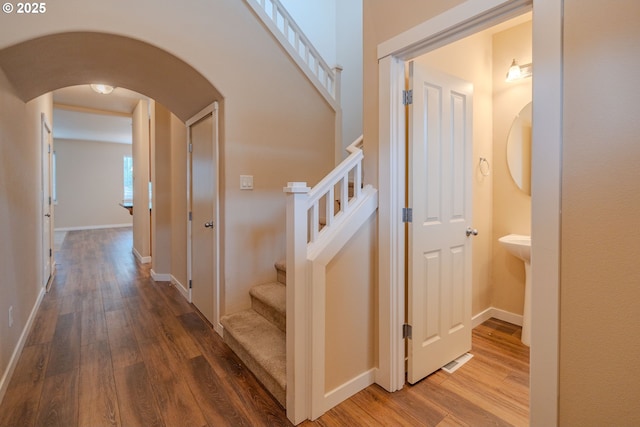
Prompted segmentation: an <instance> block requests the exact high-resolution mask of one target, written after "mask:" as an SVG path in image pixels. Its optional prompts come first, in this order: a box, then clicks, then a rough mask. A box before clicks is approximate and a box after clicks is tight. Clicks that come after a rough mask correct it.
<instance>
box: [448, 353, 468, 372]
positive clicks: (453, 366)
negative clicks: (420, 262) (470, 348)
mask: <svg viewBox="0 0 640 427" xmlns="http://www.w3.org/2000/svg"><path fill="white" fill-rule="evenodd" d="M472 357H473V354H471V353H465V354H463V355H462V356H460V357H458V358H457V359H455V360H452V361H451V362H449V363H447V364H446V365H444V366H443V367H442V370H443V371H445V372H447V373H449V374H453V373H454V372H455V371H457V370H458V368H460V367H461V366H462V365H464V364H465V363H467V362H468V361H469V360H471V358H472Z"/></svg>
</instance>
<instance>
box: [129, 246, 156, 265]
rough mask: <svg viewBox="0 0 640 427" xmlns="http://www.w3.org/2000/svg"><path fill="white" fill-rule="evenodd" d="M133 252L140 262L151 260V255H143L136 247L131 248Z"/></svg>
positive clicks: (146, 262) (147, 262)
mask: <svg viewBox="0 0 640 427" xmlns="http://www.w3.org/2000/svg"><path fill="white" fill-rule="evenodd" d="M131 252H133V255H134V256H135V257H136V259H137V260H138V262H139V263H140V264H149V263H150V262H151V257H150V256H145V257H143V256H142V255H140V252H138V250H137V249H136V248H131Z"/></svg>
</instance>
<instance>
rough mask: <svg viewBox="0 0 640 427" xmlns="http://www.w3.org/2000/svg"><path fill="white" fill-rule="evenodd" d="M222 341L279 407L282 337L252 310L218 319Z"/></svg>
mask: <svg viewBox="0 0 640 427" xmlns="http://www.w3.org/2000/svg"><path fill="white" fill-rule="evenodd" d="M221 323H222V326H223V327H224V334H223V337H224V341H225V342H226V343H227V345H228V346H229V347H231V349H232V350H233V351H234V352H235V353H236V354H237V355H238V357H239V358H240V359H241V360H242V361H243V362H244V363H245V365H247V367H248V368H249V369H250V370H251V372H253V374H254V375H255V376H256V377H257V378H258V380H260V382H261V383H262V384H263V385H264V386H265V388H266V389H267V390H269V392H271V394H273V396H274V397H275V398H276V399H277V400H278V401H279V402H280V404H281V405H282V406H284V405H285V401H286V382H287V381H286V379H287V375H286V336H285V334H284V332H282V331H281V330H280V329H278V327H276V326H275V325H274V324H273V323H271V322H269V321H268V320H267V319H265V318H264V317H262V316H261V315H260V314H258V313H256V312H255V311H254V310H253V309H249V310H244V311H240V312H237V313H233V314H230V315H227V316H224V317H223V318H222V319H221Z"/></svg>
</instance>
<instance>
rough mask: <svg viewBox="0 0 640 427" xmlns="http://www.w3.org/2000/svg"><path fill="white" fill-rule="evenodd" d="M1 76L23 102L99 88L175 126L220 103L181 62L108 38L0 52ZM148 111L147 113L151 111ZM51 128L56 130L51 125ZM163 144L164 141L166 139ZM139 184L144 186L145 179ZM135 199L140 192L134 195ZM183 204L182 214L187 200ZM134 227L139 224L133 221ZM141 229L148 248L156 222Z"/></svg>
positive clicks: (64, 36) (50, 41) (30, 44)
mask: <svg viewBox="0 0 640 427" xmlns="http://www.w3.org/2000/svg"><path fill="white" fill-rule="evenodd" d="M0 70H2V72H3V73H4V76H6V78H7V80H8V83H9V85H10V86H11V89H12V92H14V93H15V94H16V95H17V97H18V98H20V99H21V100H22V101H23V102H28V101H30V100H33V99H35V98H38V97H40V96H41V95H43V94H47V93H50V92H53V91H55V90H57V89H60V88H65V87H69V86H75V85H79V84H89V83H102V84H108V85H111V86H114V87H118V88H127V89H131V90H133V91H135V92H137V93H140V94H143V95H145V96H147V97H149V99H154V100H156V101H157V102H158V104H159V105H160V104H161V105H162V109H163V112H164V113H166V112H168V111H170V112H171V113H173V115H174V116H175V117H177V119H178V121H180V122H182V123H184V122H186V121H188V120H189V119H190V118H192V117H193V116H194V115H196V114H197V113H198V112H200V111H201V110H202V109H203V108H204V107H206V106H208V105H211V104H212V103H213V102H214V101H218V102H221V101H222V97H221V95H220V93H219V92H218V90H217V89H216V88H215V87H214V86H213V85H212V84H211V83H210V82H209V81H208V80H207V79H206V78H205V77H204V76H203V75H202V74H200V73H199V72H198V71H197V70H195V69H194V68H193V67H192V66H191V65H189V64H187V63H186V62H184V61H183V60H181V59H180V58H177V57H176V56H174V55H173V54H171V53H169V52H167V51H166V50H163V49H160V48H158V47H156V46H154V45H151V44H149V43H145V42H142V41H139V40H135V39H133V38H130V37H124V36H120V35H114V34H107V33H98V32H65V33H59V34H53V35H48V36H44V37H39V38H34V39H31V40H28V41H24V42H21V43H18V44H15V45H13V46H9V47H6V48H5V49H2V50H0ZM165 107H166V111H164V110H165ZM139 109H140V110H143V111H139V112H138V113H135V114H140V115H142V116H144V117H145V119H144V120H145V122H146V120H147V119H146V117H147V107H142V108H139ZM148 109H149V110H152V109H153V107H149V108H148ZM132 113H133V112H132ZM49 119H50V118H49ZM167 120H169V119H167ZM145 122H141V123H145ZM53 126H54V127H55V124H54V125H53ZM150 126H151V125H147V124H143V125H139V126H138V129H141V130H142V131H144V132H146V133H149V132H150V130H151V131H152V130H153V129H150ZM145 128H146V129H145ZM134 130H135V126H134ZM185 133H186V132H185ZM163 141H166V138H165V139H164V140H163ZM185 147H186V145H185ZM145 157H146V159H145ZM152 157H153V154H152V153H148V152H147V154H144V153H143V155H139V158H140V159H141V160H144V161H146V162H147V163H149V159H152ZM151 161H153V159H152V160H151ZM140 163H142V161H141V162H140ZM185 163H186V162H185ZM150 169H151V168H150V167H149V165H147V166H146V167H145V168H143V171H142V172H143V173H142V174H141V175H147V176H149V179H148V180H149V182H151V181H152V180H153V179H152V175H153V174H152V173H150V172H149V170H150ZM185 179H186V178H185ZM144 181H145V184H146V181H147V179H146V177H145V179H144ZM168 185H170V184H168ZM154 187H155V186H154ZM185 191H186V190H185ZM140 193H143V192H142V191H139V194H140ZM145 200H146V202H145ZM145 200H142V202H143V203H140V204H141V205H144V204H148V203H149V201H148V197H147V198H146V199H145ZM183 204H184V205H185V209H186V204H187V202H186V200H185V201H184V202H183ZM156 211H158V210H156ZM155 213H156V212H154V214H155ZM168 222H169V221H167V223H168ZM134 223H136V224H137V223H138V222H137V221H136V220H135V218H134ZM185 223H186V218H185ZM150 224H152V225H151V226H150ZM141 225H142V226H141V227H138V229H139V230H143V233H147V236H143V237H142V240H143V241H144V240H145V239H146V241H147V242H148V241H149V240H150V236H151V235H152V234H153V233H151V232H150V228H151V227H156V222H155V221H154V222H153V223H152V222H151V215H146V222H142V223H141ZM167 226H171V224H167ZM135 228H136V227H134V229H135ZM185 229H186V226H185ZM185 232H186V231H185ZM135 234H136V232H135V231H134V252H136V251H135V249H136V244H135V242H136V240H138V239H137V238H136V237H135ZM150 246H151V245H150V244H145V245H142V247H147V248H148V250H149V252H148V253H142V254H140V255H141V257H139V259H140V258H143V259H145V258H149V257H150V255H151V250H150V249H151V248H150ZM143 252H144V251H143ZM185 252H186V251H185ZM185 257H186V254H185ZM166 276H169V274H166ZM187 279H188V278H187V277H185V279H184V280H182V284H183V285H184V286H185V287H186V286H189V284H188V280H187ZM161 280H164V279H162V278H161ZM216 285H217V284H216Z"/></svg>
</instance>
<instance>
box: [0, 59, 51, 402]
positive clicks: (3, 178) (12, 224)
mask: <svg viewBox="0 0 640 427" xmlns="http://www.w3.org/2000/svg"><path fill="white" fill-rule="evenodd" d="M41 113H44V114H45V115H46V117H47V120H48V121H49V123H51V119H52V117H53V101H52V98H51V96H50V95H46V96H43V97H40V98H36V99H35V100H33V101H31V102H29V103H27V104H25V103H24V102H22V101H21V100H20V99H18V98H17V96H16V95H15V94H14V92H13V89H12V87H11V85H10V84H9V82H8V81H7V79H6V77H5V74H4V72H3V71H2V70H1V69H0V236H1V238H0V272H2V280H1V281H0V315H1V318H2V321H0V373H1V374H0V378H4V375H5V374H6V369H7V367H8V366H9V361H10V359H11V356H12V354H13V352H14V350H15V348H16V346H17V345H18V341H19V339H20V336H21V334H22V333H23V331H24V329H25V327H26V324H27V320H28V318H29V315H30V313H31V311H32V310H33V308H34V306H35V304H36V302H37V301H38V296H39V295H40V293H41V292H42V291H43V278H42V270H41V268H38V266H39V265H41V259H42V240H41V239H42V238H41V235H42V220H41V219H42V207H41V200H40V197H41V196H40V189H41V174H40V161H41V152H40V144H41V141H40V129H41V125H40V123H41V122H40V120H41V119H40V114H41ZM11 306H12V307H13V318H14V324H13V326H12V327H9V325H8V321H7V320H8V311H9V307H11ZM7 385H8V383H6V382H3V383H1V384H0V387H1V388H0V398H1V395H2V394H3V392H4V390H5V388H4V387H6V386H7Z"/></svg>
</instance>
